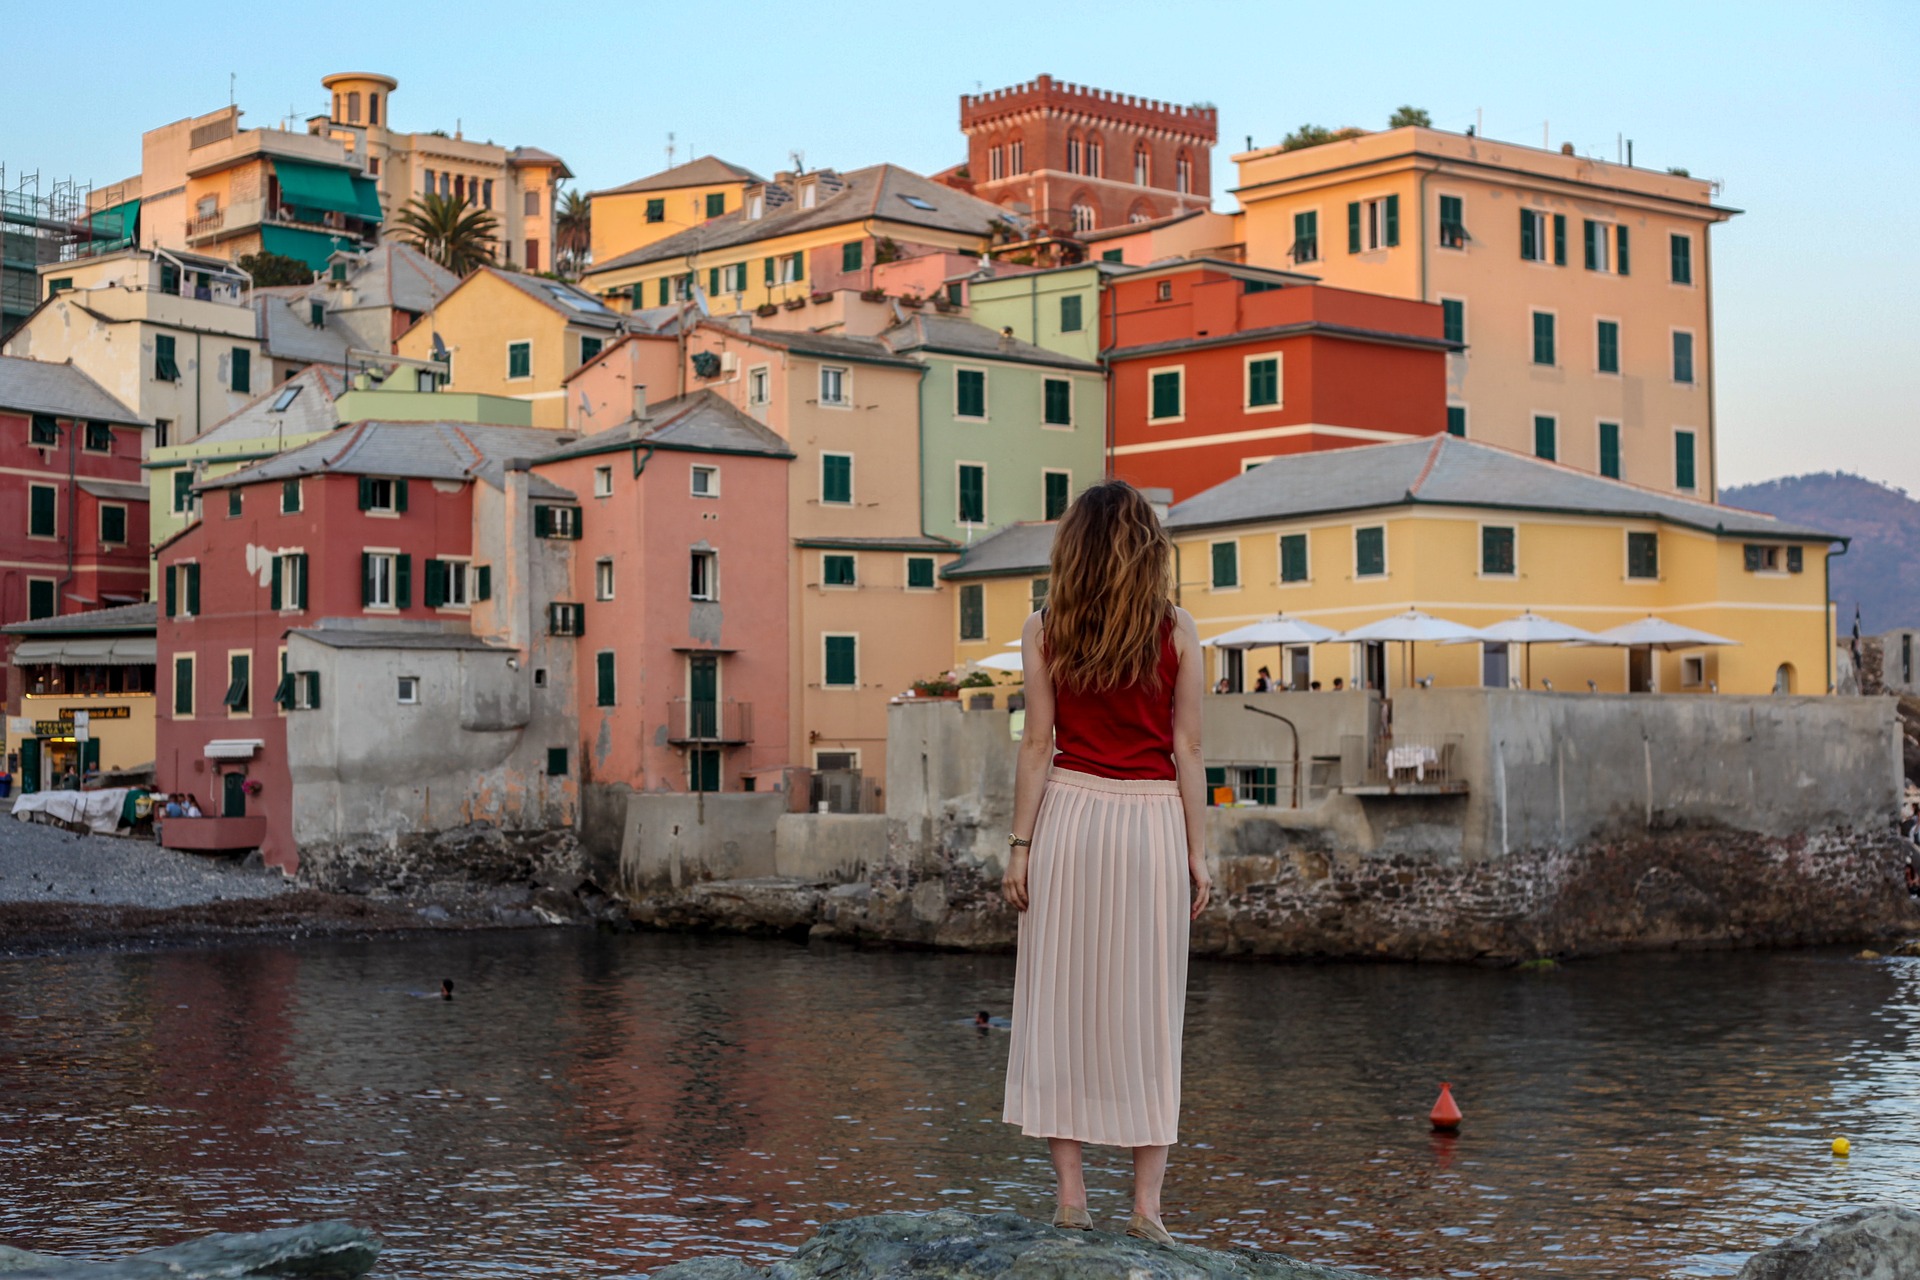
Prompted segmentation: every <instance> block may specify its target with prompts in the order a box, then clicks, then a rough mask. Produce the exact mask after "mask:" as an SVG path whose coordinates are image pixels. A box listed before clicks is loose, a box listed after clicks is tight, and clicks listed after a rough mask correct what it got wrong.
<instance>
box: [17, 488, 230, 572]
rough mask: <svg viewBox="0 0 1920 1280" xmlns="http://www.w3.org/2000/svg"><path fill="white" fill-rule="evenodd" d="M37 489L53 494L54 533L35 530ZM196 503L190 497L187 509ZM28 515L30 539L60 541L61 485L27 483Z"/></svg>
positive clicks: (195, 500) (177, 509)
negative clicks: (36, 531) (34, 498)
mask: <svg viewBox="0 0 1920 1280" xmlns="http://www.w3.org/2000/svg"><path fill="white" fill-rule="evenodd" d="M35 489H45V490H46V491H47V492H49V493H51V494H52V495H53V532H52V533H35V532H34V531H33V491H34V490H35ZM188 492H190V493H191V492H192V491H191V490H189V491H188ZM196 503H197V499H196V498H189V499H188V505H187V509H188V510H189V511H191V510H192V509H193V507H194V505H196ZM174 511H175V512H176V513H180V508H178V507H175V508H174ZM26 517H27V519H26V525H27V537H28V538H30V539H32V540H33V541H35V542H58V541H60V486H59V485H57V484H29V485H27V510H26ZM55 581H58V579H55Z"/></svg>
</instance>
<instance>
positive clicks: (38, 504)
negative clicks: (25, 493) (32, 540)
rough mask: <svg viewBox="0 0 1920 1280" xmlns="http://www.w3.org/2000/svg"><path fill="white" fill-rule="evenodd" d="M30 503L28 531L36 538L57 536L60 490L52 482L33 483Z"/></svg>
mask: <svg viewBox="0 0 1920 1280" xmlns="http://www.w3.org/2000/svg"><path fill="white" fill-rule="evenodd" d="M29 504H30V506H31V508H32V509H31V510H30V511H29V512H28V514H27V532H28V533H30V534H32V535H33V536H34V537H36V538H51V537H55V536H56V535H57V534H58V533H59V524H58V519H57V515H56V508H57V507H58V505H59V491H58V490H57V489H55V488H54V487H53V486H52V485H50V484H36V485H33V486H31V487H30V497H29ZM16 518H17V517H16Z"/></svg>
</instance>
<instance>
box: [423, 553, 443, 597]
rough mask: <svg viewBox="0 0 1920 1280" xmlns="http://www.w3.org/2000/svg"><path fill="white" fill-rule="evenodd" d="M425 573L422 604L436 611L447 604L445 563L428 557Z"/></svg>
mask: <svg viewBox="0 0 1920 1280" xmlns="http://www.w3.org/2000/svg"><path fill="white" fill-rule="evenodd" d="M426 571H427V573H426V581H425V582H424V583H423V584H422V587H423V591H422V595H423V597H424V603H425V604H426V606H427V608H429V609H438V608H439V607H440V606H441V605H443V604H445V603H446V602H447V562H446V561H445V560H439V559H434V558H431V557H429V558H428V560H427V563H426Z"/></svg>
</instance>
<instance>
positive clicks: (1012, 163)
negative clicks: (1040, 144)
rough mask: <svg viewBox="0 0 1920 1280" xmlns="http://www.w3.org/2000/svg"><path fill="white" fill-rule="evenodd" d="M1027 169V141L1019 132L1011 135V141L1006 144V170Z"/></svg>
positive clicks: (1014, 171) (1009, 171)
mask: <svg viewBox="0 0 1920 1280" xmlns="http://www.w3.org/2000/svg"><path fill="white" fill-rule="evenodd" d="M1026 171H1027V142H1026V139H1025V138H1022V137H1021V136H1020V135H1019V134H1017V133H1016V134H1014V135H1013V141H1011V142H1009V143H1008V144H1007V172H1008V173H1025V172H1026Z"/></svg>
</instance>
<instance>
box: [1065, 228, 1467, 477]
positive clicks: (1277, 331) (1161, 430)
mask: <svg viewBox="0 0 1920 1280" xmlns="http://www.w3.org/2000/svg"><path fill="white" fill-rule="evenodd" d="M1100 322H1101V338H1102V343H1103V346H1104V348H1105V352H1104V354H1105V359H1106V361H1107V365H1108V368H1109V369H1110V370H1111V377H1112V382H1111V386H1110V388H1109V392H1108V393H1109V395H1110V396H1111V397H1112V400H1113V427H1112V437H1111V438H1112V447H1111V454H1110V456H1111V466H1112V470H1113V473H1114V474H1115V475H1117V476H1119V477H1121V478H1122V479H1125V480H1130V481H1132V482H1133V483H1134V484H1137V485H1142V486H1148V485H1155V486H1164V487H1167V488H1171V489H1172V490H1173V494H1174V497H1175V499H1182V498H1187V497H1191V496H1193V495H1194V494H1196V493H1199V492H1200V491H1201V490H1203V489H1207V488H1210V487H1212V486H1213V485H1216V484H1218V483H1220V482H1221V481H1223V480H1226V479H1228V478H1230V477H1232V476H1235V475H1238V474H1239V473H1240V472H1242V471H1245V470H1247V469H1248V468H1250V467H1255V466H1258V465H1259V464H1260V463H1262V462H1264V461H1266V460H1267V459H1269V458H1274V457H1280V456H1282V455H1286V454H1296V453H1306V452H1310V451H1313V450H1318V449H1344V448H1350V447H1352V446H1354V445H1357V444H1374V443H1379V442H1382V441H1395V440H1402V439H1405V438H1406V437H1407V436H1421V435H1435V434H1438V433H1440V432H1443V431H1445V430H1446V425H1447V420H1446V377H1447V368H1446V364H1447V359H1448V352H1449V351H1451V350H1453V349H1454V347H1453V344H1450V343H1449V342H1448V341H1447V340H1446V338H1445V337H1444V336H1443V334H1442V328H1443V317H1442V312H1441V309H1440V308H1439V307H1438V306H1435V305H1433V304H1431V303H1420V302H1413V301H1410V300H1408V299H1405V298H1389V297H1381V296H1378V295H1374V294H1364V293H1355V292H1353V291H1351V290H1348V289H1333V288H1328V287H1326V286H1324V285H1318V284H1315V283H1313V281H1312V279H1311V277H1306V276H1300V275H1295V274H1292V273H1288V272H1280V271H1268V270H1264V269H1261V268H1257V267H1242V266H1237V265H1234V264H1231V263H1220V262H1213V261H1211V260H1204V259H1196V260H1188V261H1180V262H1173V263H1166V264H1162V265H1159V266H1154V267H1144V268H1141V269H1139V270H1137V271H1129V272H1127V273H1125V274H1123V275H1117V276H1114V277H1113V278H1112V279H1111V281H1110V283H1109V285H1108V289H1107V295H1106V299H1105V302H1104V304H1103V306H1102V308H1101V312H1100Z"/></svg>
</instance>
